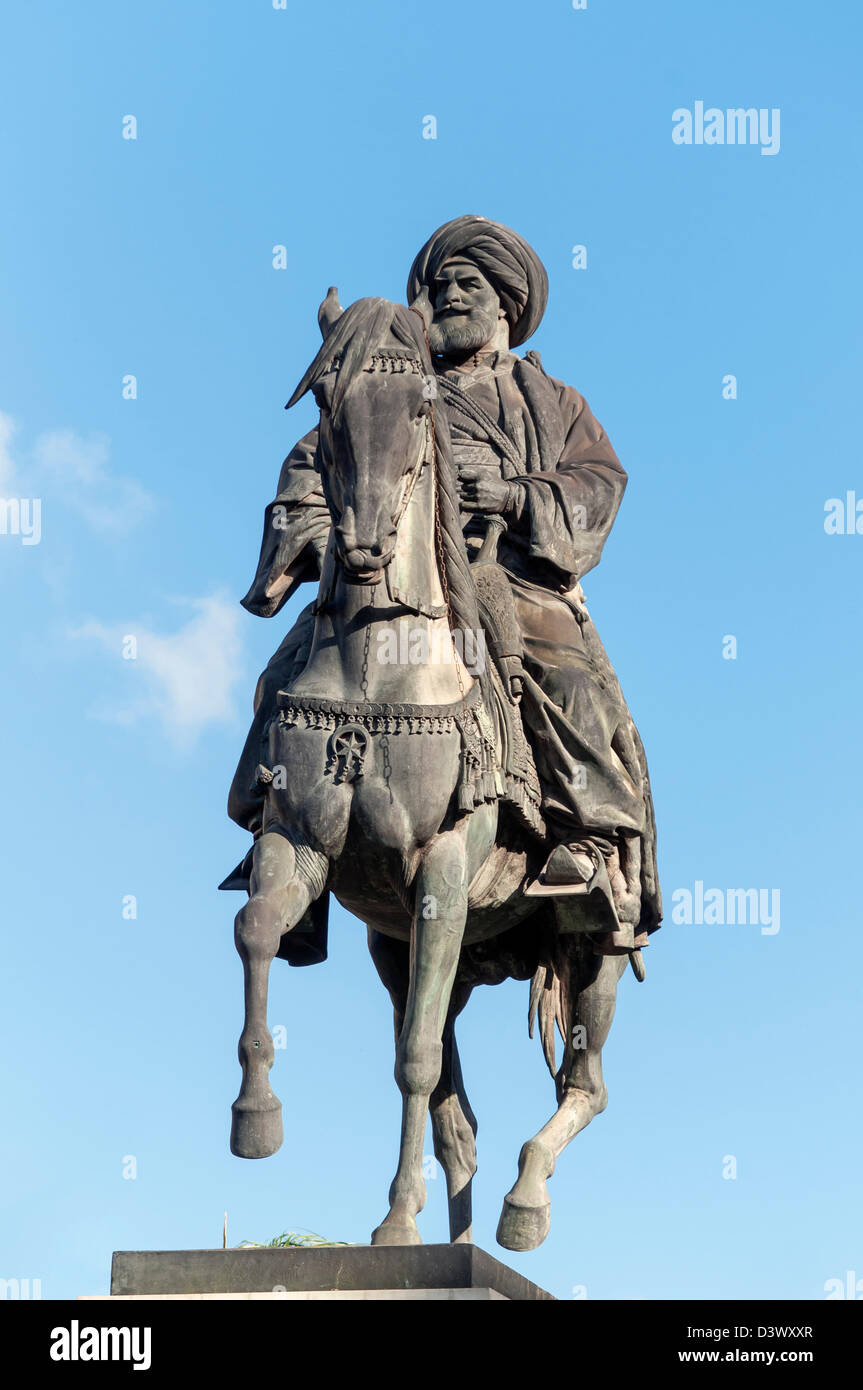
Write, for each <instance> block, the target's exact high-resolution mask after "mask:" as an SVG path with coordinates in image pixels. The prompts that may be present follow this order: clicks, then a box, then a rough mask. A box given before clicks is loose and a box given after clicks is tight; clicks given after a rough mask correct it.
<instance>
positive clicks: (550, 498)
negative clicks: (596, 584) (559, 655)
mask: <svg viewBox="0 0 863 1390" xmlns="http://www.w3.org/2000/svg"><path fill="white" fill-rule="evenodd" d="M547 380H548V382H549V385H550V386H552V387H553V388H554V390H555V391H556V393H557V398H558V407H559V410H560V416H561V421H562V425H563V433H564V440H563V447H562V449H561V453H560V458H559V460H558V463H557V467H556V468H555V469H554V470H553V471H552V470H548V471H537V472H532V473H525V474H522V475H521V476H520V477H519V478H518V479H517V485H518V487H519V490H520V491H523V492H524V497H523V499H520V500H519V504H518V508H517V511H518V518H519V520H518V525H519V529H520V530H521V531H522V533H523V534H524V535H525V538H526V540H527V543H528V554H529V555H530V556H531V557H532V558H535V559H537V560H543V561H545V563H546V564H549V565H551V566H552V567H553V570H554V571H555V572H556V573H557V575H559V582H560V587H561V589H562V590H564V591H566V590H567V589H571V588H573V586H574V585H575V584H576V582H577V581H578V580H580V579H581V578H582V576H583V575H585V574H587V572H588V571H589V570H591V569H593V567H594V566H595V565H596V564H598V563H599V558H600V556H601V554H602V548H603V546H604V544H605V540H606V537H607V536H608V533H609V531H610V530H611V526H612V523H613V521H614V518H615V516H616V514H617V509H618V507H619V506H620V501H621V498H622V497H623V491H624V488H625V487H626V473H625V471H624V469H623V468H622V467H621V465H620V463H619V461H618V458H617V455H616V454H615V452H614V450H613V448H612V447H611V444H610V442H609V439H608V436H607V434H606V433H605V430H604V429H603V428H602V426H601V425H600V423H599V421H598V420H596V419H595V417H594V415H593V414H592V412H591V410H590V407H589V406H588V404H587V401H586V400H585V399H584V397H583V396H580V395H579V394H578V392H577V391H574V390H573V389H572V387H571V386H565V385H564V384H563V382H560V381H556V380H554V378H551V377H550V378H547Z"/></svg>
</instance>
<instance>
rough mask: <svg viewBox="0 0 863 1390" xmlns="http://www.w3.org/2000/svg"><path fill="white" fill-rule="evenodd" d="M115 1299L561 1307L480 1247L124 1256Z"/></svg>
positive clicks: (118, 1262) (118, 1261)
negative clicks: (445, 1302)
mask: <svg viewBox="0 0 863 1390" xmlns="http://www.w3.org/2000/svg"><path fill="white" fill-rule="evenodd" d="M110 1296H111V1298H124V1299H153V1298H156V1299H165V1298H184V1299H205V1298H206V1299H220V1298H221V1299H264V1298H270V1299H278V1298H281V1299H293V1300H324V1299H333V1300H382V1299H409V1300H420V1301H425V1300H440V1299H442V1300H448V1301H461V1300H466V1301H468V1300H469V1301H476V1302H481V1301H499V1300H504V1301H510V1302H511V1301H518V1302H537V1301H548V1300H550V1301H552V1302H554V1301H556V1300H555V1299H554V1295H553V1294H550V1293H546V1292H545V1290H544V1289H540V1288H538V1287H537V1285H536V1284H533V1283H531V1281H530V1280H529V1279H525V1278H524V1277H523V1276H522V1275H521V1274H517V1273H516V1272H515V1270H514V1269H510V1268H509V1266H508V1265H504V1264H501V1262H500V1261H499V1260H496V1259H494V1258H493V1256H491V1255H489V1254H487V1253H486V1251H485V1250H481V1249H480V1248H479V1246H477V1245H318V1246H288V1247H285V1248H282V1249H269V1248H267V1249H244V1250H117V1251H115V1253H114V1259H113V1265H112V1270H111V1295H110ZM88 1301H89V1300H88Z"/></svg>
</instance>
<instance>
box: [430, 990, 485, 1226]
mask: <svg viewBox="0 0 863 1390" xmlns="http://www.w3.org/2000/svg"><path fill="white" fill-rule="evenodd" d="M459 991H460V993H461V994H462V998H461V1000H460V1001H458V1007H454V1006H453V1005H451V1006H450V1012H449V1017H448V1018H447V1021H446V1026H445V1028H444V1034H443V1065H442V1067H441V1076H440V1080H439V1082H438V1084H437V1086H436V1088H435V1090H434V1092H433V1094H432V1097H431V1121H432V1134H433V1136H434V1151H435V1157H436V1158H437V1159H438V1161H439V1163H440V1165H441V1167H442V1168H443V1170H444V1174H445V1176H446V1188H447V1202H448V1206H449V1238H450V1242H451V1243H452V1244H453V1245H461V1244H465V1245H470V1244H471V1242H472V1241H473V1225H472V1222H473V1201H472V1191H471V1189H472V1185H473V1176H474V1173H475V1172H476V1130H477V1124H476V1116H475V1115H474V1113H473V1111H472V1110H471V1108H470V1102H469V1101H468V1098H467V1092H466V1091H465V1088H464V1080H463V1079H462V1074H461V1060H460V1058H459V1055H458V1045H457V1043H456V1038H455V1020H456V1015H457V1014H459V1013H460V1012H461V1010H462V1009H463V1008H464V1006H465V1004H466V1003H467V1000H468V998H469V996H470V994H471V991H472V986H471V985H466V986H465V987H464V988H462V987H461V986H459Z"/></svg>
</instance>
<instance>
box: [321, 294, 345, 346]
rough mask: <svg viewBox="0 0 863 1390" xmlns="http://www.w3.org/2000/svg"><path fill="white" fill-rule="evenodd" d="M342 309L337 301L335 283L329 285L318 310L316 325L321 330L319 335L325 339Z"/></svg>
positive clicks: (339, 316) (342, 311)
mask: <svg viewBox="0 0 863 1390" xmlns="http://www.w3.org/2000/svg"><path fill="white" fill-rule="evenodd" d="M344 312H345V311H344V309H343V308H342V306H341V304H340V303H339V292H338V290H337V288H336V286H335V285H330V288H329V289H328V290H327V297H326V299H325V300H324V302H323V303H322V304H321V307H320V309H319V310H318V327H319V328H320V330H321V337H322V338H323V339H324V341H326V339H327V337H328V336H329V332H330V329H331V328H332V327H333V324H334V323H336V322H337V320H338V319H340V318H341V316H342V314H343V313H344Z"/></svg>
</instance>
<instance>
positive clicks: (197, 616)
mask: <svg viewBox="0 0 863 1390" xmlns="http://www.w3.org/2000/svg"><path fill="white" fill-rule="evenodd" d="M184 602H185V603H186V604H187V606H189V607H191V608H193V609H194V610H195V612H194V616H193V617H191V618H190V619H189V621H188V622H187V623H185V624H184V625H183V626H182V627H181V628H179V629H178V630H177V631H176V632H173V633H169V634H164V633H158V632H154V631H153V630H152V629H150V628H148V627H146V626H145V625H143V624H141V623H134V622H130V623H126V624H111V625H106V624H104V623H100V622H96V621H91V622H88V623H85V624H84V625H83V626H82V627H80V628H77V629H76V630H75V631H74V632H72V633H71V634H70V635H71V636H72V637H75V638H79V639H80V638H85V639H86V638H89V639H93V640H96V641H98V642H99V643H100V644H101V645H102V647H103V648H104V649H105V651H106V652H109V653H110V654H111V656H112V657H113V658H114V659H115V660H116V661H117V662H118V663H120V662H122V664H123V666H126V667H134V672H131V673H130V674H132V676H133V678H134V679H135V683H136V685H138V684H140V686H141V687H142V689H139V690H138V692H137V694H136V696H135V697H133V698H132V699H131V700H126V701H125V702H122V701H121V702H120V703H119V704H117V705H112V706H111V709H110V712H109V711H107V710H105V709H101V710H100V711H99V714H100V715H101V716H102V717H105V718H110V719H113V720H115V721H116V722H119V723H123V724H133V723H137V722H138V721H139V720H142V719H152V718H155V719H157V720H158V721H159V723H160V724H161V725H162V727H163V728H164V729H165V730H166V732H167V733H168V734H169V736H170V737H171V739H172V741H173V742H174V743H175V744H178V745H181V744H185V745H191V744H194V742H195V741H196V739H197V737H198V734H199V733H200V732H201V731H202V730H203V729H204V727H205V726H206V725H208V724H216V723H223V722H225V721H229V720H231V719H233V718H234V717H235V715H236V710H235V707H234V687H235V685H236V683H237V680H238V678H239V677H240V675H242V674H243V672H244V669H245V667H244V662H243V659H242V641H241V637H240V623H241V620H242V616H243V612H242V609H241V608H240V606H239V604H237V603H235V602H233V601H229V600H228V599H227V598H225V597H224V596H223V595H221V594H213V595H210V596H209V597H205V598H200V599H188V600H185V601H184ZM129 637H133V638H134V639H135V643H136V645H137V655H136V657H135V659H134V660H124V659H123V645H124V642H125V641H126V639H127V638H129Z"/></svg>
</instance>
